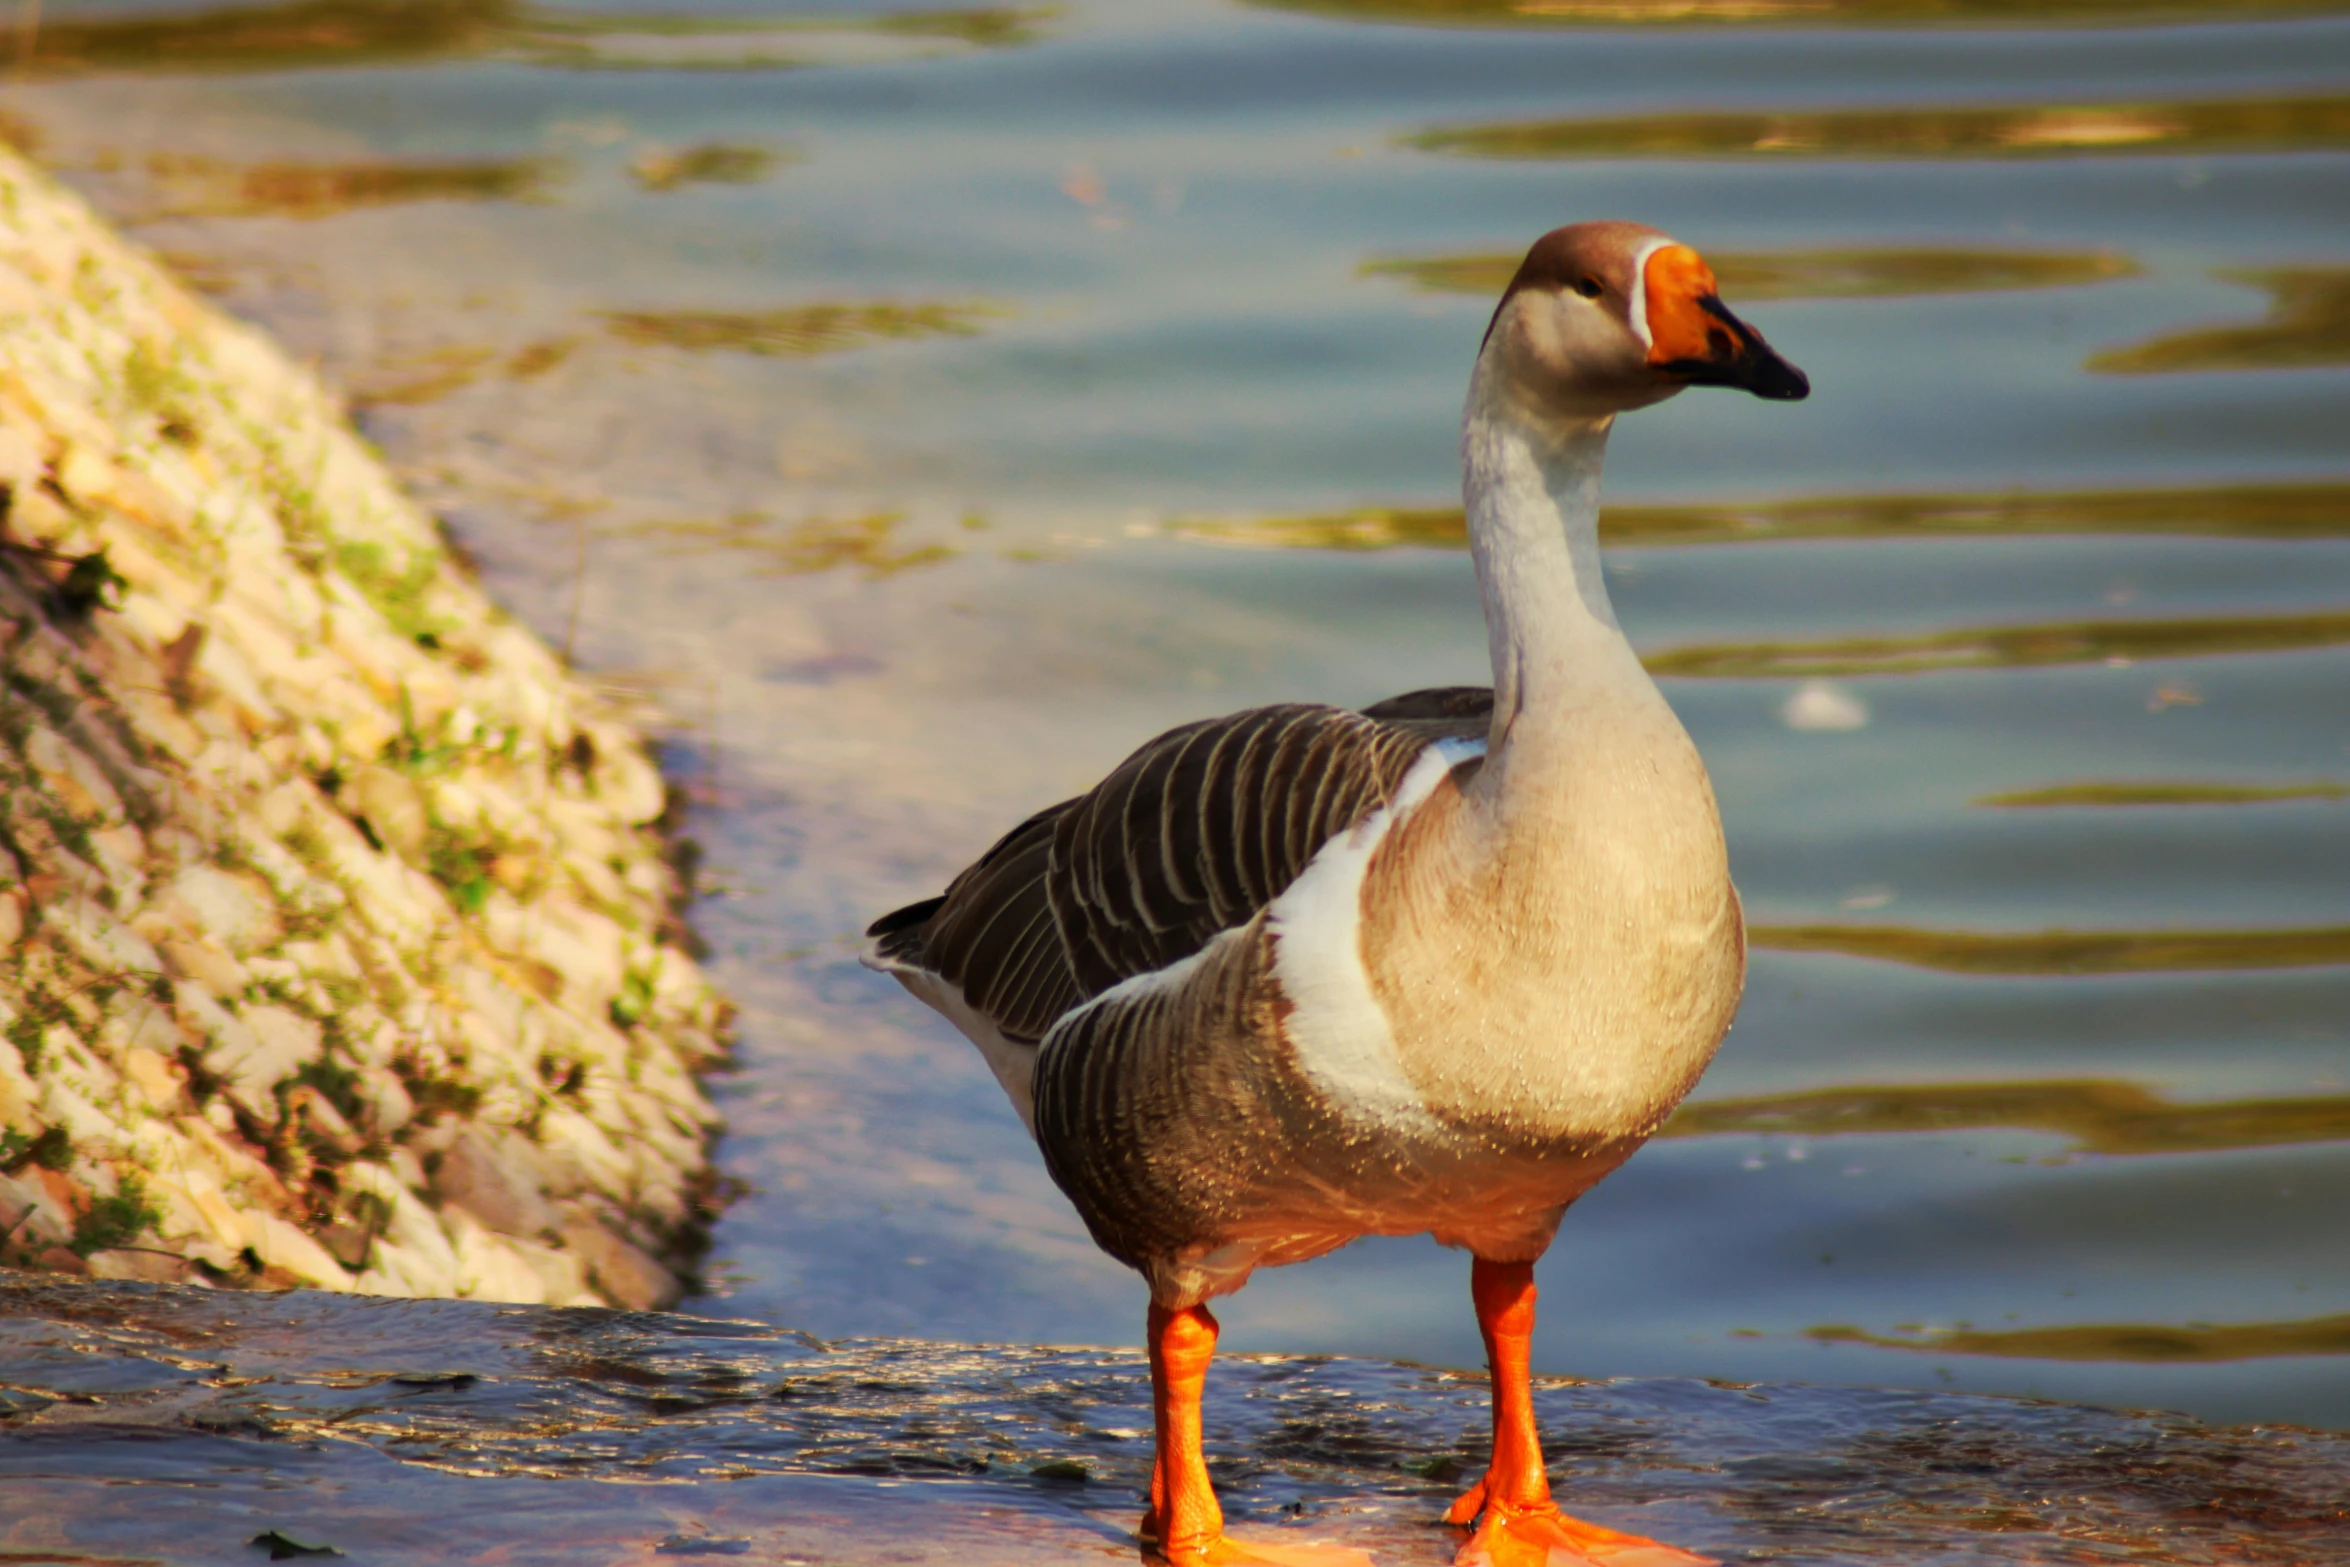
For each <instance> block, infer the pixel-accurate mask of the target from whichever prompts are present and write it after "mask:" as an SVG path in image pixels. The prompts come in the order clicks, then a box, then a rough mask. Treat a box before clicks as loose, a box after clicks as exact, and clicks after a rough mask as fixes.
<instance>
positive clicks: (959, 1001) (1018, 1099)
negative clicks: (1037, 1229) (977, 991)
mask: <svg viewBox="0 0 2350 1567" xmlns="http://www.w3.org/2000/svg"><path fill="white" fill-rule="evenodd" d="M873 966H874V967H877V968H883V969H884V972H886V973H889V974H891V975H894V976H895V977H896V979H897V981H898V983H899V984H901V985H903V986H905V987H906V988H907V989H908V990H910V991H912V992H913V993H914V998H915V999H916V1000H917V1001H920V1002H921V1003H922V1004H923V1005H924V1006H926V1007H928V1008H930V1009H931V1010H932V1011H933V1012H936V1013H938V1014H939V1016H941V1017H943V1018H945V1019H946V1020H947V1021H948V1022H950V1023H952V1024H954V1025H955V1027H956V1028H958V1029H960V1030H961V1031H962V1034H963V1037H964V1038H965V1039H968V1040H970V1041H971V1043H973V1044H975V1045H977V1046H978V1047H979V1053H980V1055H982V1056H983V1057H985V1058H986V1060H987V1067H988V1070H989V1071H991V1072H993V1073H995V1080H996V1081H997V1082H999V1083H1001V1084H1003V1085H1004V1093H1005V1095H1006V1096H1007V1097H1009V1098H1010V1099H1011V1101H1012V1108H1013V1109H1015V1110H1017V1111H1019V1112H1020V1124H1021V1125H1022V1126H1025V1127H1027V1128H1028V1135H1029V1136H1031V1137H1034V1136H1035V1135H1036V1051H1037V1047H1036V1046H1034V1045H1024V1044H1021V1043H1020V1042H1019V1041H1018V1040H1016V1039H1007V1038H1005V1037H1004V1033H1003V1030H1001V1029H999V1028H997V1027H996V1026H995V1024H994V1023H993V1022H992V1021H991V1020H990V1019H989V1018H988V1016H987V1014H986V1013H984V1012H982V1011H980V1010H979V1009H978V1008H977V1007H975V1006H973V1005H972V1004H971V1003H970V1002H968V1001H965V1000H964V999H963V992H962V990H961V989H960V988H959V987H957V986H954V985H950V984H948V983H947V982H946V981H945V980H943V979H941V978H939V977H938V976H937V975H936V974H933V973H931V972H930V971H929V970H928V969H920V968H910V967H907V966H905V965H903V964H888V965H886V966H885V965H882V964H875V965H873Z"/></svg>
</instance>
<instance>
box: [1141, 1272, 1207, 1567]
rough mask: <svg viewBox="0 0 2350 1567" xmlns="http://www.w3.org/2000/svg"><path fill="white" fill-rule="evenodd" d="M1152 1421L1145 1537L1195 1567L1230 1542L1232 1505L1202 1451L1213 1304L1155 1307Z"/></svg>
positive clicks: (1179, 1565) (1179, 1563)
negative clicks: (1227, 1511)
mask: <svg viewBox="0 0 2350 1567" xmlns="http://www.w3.org/2000/svg"><path fill="white" fill-rule="evenodd" d="M1150 1345H1151V1350H1150V1353H1151V1422H1152V1425H1153V1426H1154V1427H1155V1428H1156V1434H1157V1437H1158V1455H1157V1457H1156V1458H1154V1459H1153V1460H1152V1462H1151V1510H1150V1511H1149V1512H1147V1513H1145V1514H1143V1517H1142V1538H1143V1542H1144V1543H1145V1544H1147V1545H1152V1546H1155V1547H1156V1548H1157V1550H1158V1553H1159V1554H1160V1555H1161V1556H1164V1557H1165V1558H1166V1559H1167V1560H1168V1561H1170V1562H1172V1563H1174V1564H1175V1567H1195V1564H1199V1563H1205V1562H1207V1561H1209V1560H1210V1559H1211V1555H1212V1553H1213V1552H1214V1551H1215V1548H1216V1547H1218V1546H1220V1545H1222V1544H1223V1543H1224V1509H1223V1508H1222V1507H1220V1506H1218V1505H1217V1503H1216V1492H1215V1488H1214V1487H1213V1486H1211V1485H1209V1484H1208V1461H1207V1457H1206V1455H1205V1453H1203V1452H1202V1451H1201V1448H1200V1416H1199V1399H1200V1392H1201V1390H1202V1389H1203V1388H1205V1387H1206V1386H1207V1380H1208V1362H1209V1361H1210V1360H1212V1359H1214V1358H1215V1354H1216V1318H1215V1316H1214V1314H1213V1313H1211V1312H1210V1311H1209V1310H1208V1308H1207V1307H1205V1306H1189V1307H1186V1308H1184V1309H1183V1310H1181V1311H1169V1310H1168V1309H1167V1308H1166V1307H1164V1306H1161V1305H1159V1304H1158V1303H1157V1302H1155V1301H1154V1302H1153V1303H1152V1304H1151V1313H1150Z"/></svg>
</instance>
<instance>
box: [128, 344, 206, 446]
mask: <svg viewBox="0 0 2350 1567" xmlns="http://www.w3.org/2000/svg"><path fill="white" fill-rule="evenodd" d="M180 353H181V351H180V350H179V349H178V348H176V347H175V348H172V349H169V350H165V349H159V348H157V347H156V346H155V345H154V344H153V343H151V342H149V341H147V340H146V339H145V338H140V339H137V340H135V341H133V342H132V344H131V346H130V349H129V351H128V352H127V353H125V354H124V355H123V356H122V391H123V395H124V396H125V397H127V398H128V399H129V400H130V405H131V406H132V407H133V408H135V409H137V410H138V411H140V412H141V413H148V414H153V415H154V416H155V418H156V420H157V421H158V422H159V423H161V424H163V425H165V426H171V425H180V426H192V425H193V424H194V423H195V418H194V415H193V414H192V413H191V412H190V407H191V405H192V404H194V403H195V402H196V401H197V399H198V398H199V396H200V395H201V394H200V391H199V388H198V387H197V385H196V382H195V379H194V378H193V377H191V376H190V375H189V374H188V373H187V371H186V370H184V369H182V368H181V366H180Z"/></svg>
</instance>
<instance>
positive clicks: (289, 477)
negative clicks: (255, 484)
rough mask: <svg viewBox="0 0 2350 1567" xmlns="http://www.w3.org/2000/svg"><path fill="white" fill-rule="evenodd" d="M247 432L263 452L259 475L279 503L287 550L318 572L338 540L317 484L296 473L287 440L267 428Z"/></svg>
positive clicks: (305, 567)
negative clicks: (312, 484) (300, 477)
mask: <svg viewBox="0 0 2350 1567" xmlns="http://www.w3.org/2000/svg"><path fill="white" fill-rule="evenodd" d="M245 433H246V435H247V436H248V437H249V438H250V439H251V440H252V442H253V445H254V447H255V448H256V449H257V450H258V451H259V452H260V453H261V457H262V471H261V473H260V474H259V476H258V477H259V478H260V481H261V484H262V487H263V488H264V489H265V490H267V491H268V492H269V498H270V499H271V500H272V501H273V502H275V503H276V510H277V525H278V529H279V531H281V532H282V533H284V534H285V536H286V553H287V554H289V555H291V556H293V557H294V563H295V564H296V565H298V566H300V567H301V568H302V569H303V570H304V571H307V572H309V573H310V574H311V575H313V576H316V575H317V574H318V573H319V572H320V571H321V570H323V569H324V568H325V565H326V559H327V549H328V546H329V545H331V544H332V543H333V542H334V526H333V524H332V522H331V520H330V519H329V518H328V517H327V514H326V507H325V506H324V505H323V504H321V503H320V501H319V499H318V491H317V490H316V489H315V488H313V487H312V486H311V485H310V484H309V483H308V482H307V481H305V480H302V479H298V478H296V477H295V476H294V466H293V463H292V461H291V460H290V459H289V458H288V457H287V455H286V449H285V443H284V442H282V441H280V440H279V439H278V438H277V437H276V436H275V435H274V434H272V433H271V432H269V431H267V430H260V429H254V428H252V427H250V426H248V427H247V429H246V432H245Z"/></svg>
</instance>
